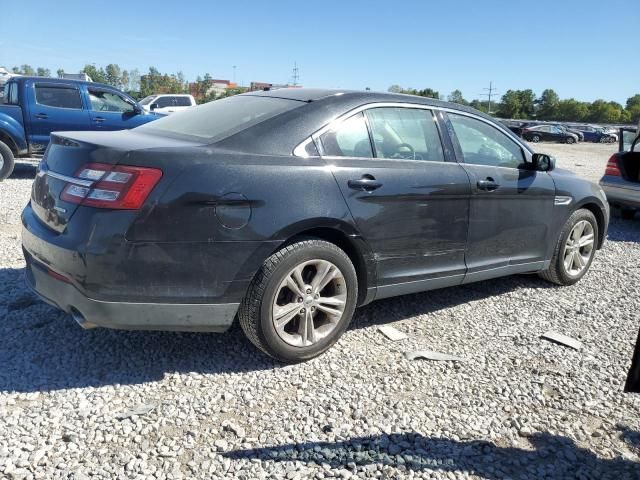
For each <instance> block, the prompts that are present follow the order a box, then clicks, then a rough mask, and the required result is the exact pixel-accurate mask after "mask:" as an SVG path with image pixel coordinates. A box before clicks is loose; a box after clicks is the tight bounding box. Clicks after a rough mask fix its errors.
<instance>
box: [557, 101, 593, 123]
mask: <svg viewBox="0 0 640 480" xmlns="http://www.w3.org/2000/svg"><path fill="white" fill-rule="evenodd" d="M588 115H589V104H588V103H586V102H579V101H578V100H576V99H575V98H568V99H565V100H560V101H559V102H558V106H557V107H556V118H555V120H560V121H563V122H584V121H586V120H587V116H588Z"/></svg>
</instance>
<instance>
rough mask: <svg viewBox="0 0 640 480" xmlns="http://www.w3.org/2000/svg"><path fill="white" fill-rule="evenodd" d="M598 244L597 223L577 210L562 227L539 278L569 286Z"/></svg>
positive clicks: (582, 271)
mask: <svg viewBox="0 0 640 480" xmlns="http://www.w3.org/2000/svg"><path fill="white" fill-rule="evenodd" d="M597 242H598V222H597V221H596V217H595V216H594V215H593V213H591V212H590V211H589V210H587V209H584V208H581V209H580V210H576V211H575V212H573V214H572V215H571V216H570V217H569V219H568V220H567V222H566V223H565V224H564V227H562V231H561V232H560V236H559V238H558V242H557V244H556V248H555V250H554V252H553V256H552V257H551V264H550V265H549V268H548V269H547V270H545V271H544V272H540V274H539V275H540V277H542V278H544V279H545V280H547V281H549V282H552V283H556V284H558V285H573V284H574V283H576V282H577V281H578V280H580V279H581V278H582V277H583V276H584V275H585V274H586V273H587V271H588V270H589V267H590V266H591V262H592V261H593V256H594V254H595V251H596V248H597V244H598V243H597Z"/></svg>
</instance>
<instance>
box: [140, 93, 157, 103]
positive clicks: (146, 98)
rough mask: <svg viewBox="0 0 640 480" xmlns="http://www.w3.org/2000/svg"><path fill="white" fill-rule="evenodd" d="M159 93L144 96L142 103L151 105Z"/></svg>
mask: <svg viewBox="0 0 640 480" xmlns="http://www.w3.org/2000/svg"><path fill="white" fill-rule="evenodd" d="M157 97H158V96H157V95H149V96H148V97H144V98H143V99H142V100H140V102H139V103H140V105H149V104H150V103H151V102H153V99H154V98H157Z"/></svg>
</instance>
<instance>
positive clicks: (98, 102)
mask: <svg viewBox="0 0 640 480" xmlns="http://www.w3.org/2000/svg"><path fill="white" fill-rule="evenodd" d="M88 90H89V100H91V110H93V111H94V112H133V105H131V104H130V103H129V102H127V101H126V100H125V99H124V98H122V97H121V96H120V95H118V94H116V93H113V92H107V91H104V90H94V89H93V88H89V89H88Z"/></svg>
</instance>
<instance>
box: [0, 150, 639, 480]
mask: <svg viewBox="0 0 640 480" xmlns="http://www.w3.org/2000/svg"><path fill="white" fill-rule="evenodd" d="M537 149H538V150H539V151H546V152H548V153H552V154H554V155H556V157H557V159H558V165H559V166H561V167H564V168H571V169H573V170H576V171H577V172H578V173H579V174H581V175H584V176H586V177H588V178H590V179H596V180H597V178H598V176H599V175H600V174H601V172H602V171H603V170H604V164H605V163H606V160H607V158H608V157H609V155H610V153H611V152H612V151H613V150H614V147H611V146H606V145H604V146H603V145H571V146H570V145H552V144H548V145H540V146H537ZM32 176H33V168H32V167H27V166H23V167H21V168H20V169H19V171H18V172H17V174H16V175H14V177H12V178H10V179H9V180H7V181H5V182H3V183H1V184H0V205H1V212H0V215H1V217H0V261H1V265H0V284H1V285H3V286H4V288H3V292H2V293H0V318H2V322H1V323H0V339H2V343H1V344H0V477H3V478H43V479H45V478H46V479H49V478H66V479H70V478H74V479H87V478H105V479H107V478H147V477H155V478H169V479H170V478H174V479H175V478H244V479H252V478H287V479H296V478H297V479H306V478H328V477H339V478H350V477H353V478H362V477H378V478H405V477H406V478H448V479H459V478H460V479H463V478H471V479H478V478H487V479H503V478H511V479H524V478H534V479H538V478H540V479H541V478H549V479H558V478H572V479H573V478H580V479H606V478H612V479H616V480H622V479H638V478H640V457H639V454H640V416H639V413H640V396H637V395H636V396H633V395H625V394H623V393H622V386H623V380H624V377H625V375H626V370H627V368H628V364H629V360H630V358H631V352H632V346H633V343H634V340H635V335H636V334H637V331H638V326H639V322H638V317H637V312H638V305H639V301H638V296H639V294H640V289H639V287H638V285H640V269H639V268H638V265H639V264H640V243H639V242H640V221H621V220H618V219H613V222H612V224H611V228H610V230H609V237H608V241H607V243H606V246H605V248H604V249H603V250H601V251H599V252H598V254H597V255H596V258H595V261H594V263H593V266H592V268H591V271H590V272H589V274H588V275H587V276H586V277H585V278H584V279H583V280H582V281H581V282H579V283H578V284H577V285H575V286H573V287H565V288H557V287H554V286H551V285H549V284H547V283H545V282H543V281H542V280H539V279H538V278H537V277H534V276H516V277H510V278H505V279H499V280H493V281H487V282H482V283H477V284H473V285H469V286H466V287H458V288H449V289H445V290H439V291H434V292H429V293H422V294H416V295H409V296H404V297H400V298H396V299H389V300H384V301H380V302H376V303H374V304H372V305H369V306H367V307H364V308H362V309H360V310H358V311H357V313H356V317H355V319H354V324H353V327H352V328H351V329H350V330H349V331H348V332H347V333H346V334H345V335H344V337H343V338H342V339H341V340H340V341H339V342H338V344H337V345H336V346H335V347H334V348H333V349H331V350H330V351H329V352H328V353H327V354H325V355H323V356H321V357H320V358H317V359H315V360H313V361H311V362H308V363H305V364H302V365H295V366H282V365H280V364H277V363H275V362H273V361H272V360H270V359H268V358H266V357H265V356H264V355H262V354H260V353H259V352H257V351H256V350H255V349H254V348H253V347H252V346H251V345H250V344H249V343H248V342H247V341H246V340H245V339H244V337H243V335H242V332H241V331H240V330H239V328H234V329H233V330H232V331H231V332H229V333H227V334H224V335H213V334H181V333H155V332H146V333H141V332H120V331H109V330H102V329H97V330H89V331H84V330H82V329H80V328H79V327H78V326H77V325H76V324H75V323H74V322H73V321H72V320H71V318H70V317H69V316H67V315H65V314H62V313H59V312H58V311H56V310H55V309H53V308H51V307H49V306H47V305H45V304H44V303H42V302H40V301H38V300H37V299H36V298H34V296H33V295H32V294H31V293H29V292H28V291H27V290H26V289H25V287H24V284H23V279H22V277H23V266H24V264H23V261H22V258H21V251H20V238H19V237H20V231H19V227H18V224H19V213H20V210H21V209H22V207H23V205H24V204H25V202H26V201H27V199H28V196H29V187H30V184H31V181H32ZM383 324H388V325H393V326H394V327H395V328H397V329H398V330H400V331H402V332H404V333H406V334H407V335H408V339H406V340H403V341H399V342H391V341H389V340H387V339H386V337H384V336H382V335H381V334H380V333H379V332H378V331H377V326H378V325H383ZM549 329H554V330H557V331H560V332H562V333H565V334H567V335H570V336H573V337H575V338H577V339H579V340H580V341H582V342H583V344H584V349H583V350H582V351H574V350H571V349H568V348H566V347H563V346H560V345H556V344H552V343H549V342H547V341H544V340H542V339H540V335H541V334H542V333H543V332H545V331H547V330H549ZM416 348H419V349H430V350H436V351H440V352H445V353H451V354H456V355H460V356H462V357H464V358H465V359H466V361H465V362H458V363H453V362H429V361H425V360H415V361H408V360H406V359H405V358H404V356H403V352H404V351H406V350H410V349H416Z"/></svg>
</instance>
